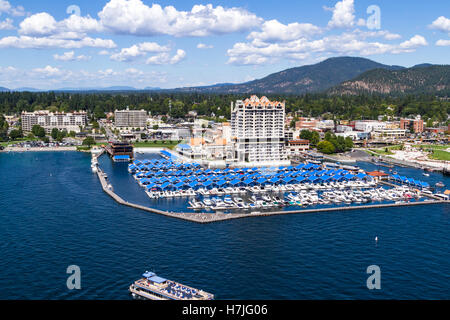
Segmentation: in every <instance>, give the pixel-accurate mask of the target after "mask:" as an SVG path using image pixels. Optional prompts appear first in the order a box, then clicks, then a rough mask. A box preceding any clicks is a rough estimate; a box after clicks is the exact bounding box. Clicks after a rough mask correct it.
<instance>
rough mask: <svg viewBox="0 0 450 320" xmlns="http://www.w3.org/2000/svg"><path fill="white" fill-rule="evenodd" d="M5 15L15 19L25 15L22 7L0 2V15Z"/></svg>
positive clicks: (1, 0)
mask: <svg viewBox="0 0 450 320" xmlns="http://www.w3.org/2000/svg"><path fill="white" fill-rule="evenodd" d="M2 13H5V14H9V15H12V16H15V17H19V16H23V15H25V9H24V8H23V7H22V6H17V7H15V6H13V5H11V3H9V1H6V0H0V14H2Z"/></svg>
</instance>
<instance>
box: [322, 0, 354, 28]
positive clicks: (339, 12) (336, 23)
mask: <svg viewBox="0 0 450 320" xmlns="http://www.w3.org/2000/svg"><path fill="white" fill-rule="evenodd" d="M332 11H333V16H332V17H331V20H330V21H329V22H328V27H330V28H350V27H353V25H354V24H355V14H354V13H355V6H354V1H353V0H342V1H338V2H337V3H336V5H335V6H334V8H333V9H332Z"/></svg>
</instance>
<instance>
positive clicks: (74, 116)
mask: <svg viewBox="0 0 450 320" xmlns="http://www.w3.org/2000/svg"><path fill="white" fill-rule="evenodd" d="M21 117H22V131H23V132H25V133H28V132H31V130H32V129H33V126H34V125H40V126H41V127H43V128H44V129H45V132H46V133H47V134H49V133H51V131H52V129H54V128H56V129H58V130H66V131H67V132H70V131H74V132H76V133H78V132H80V131H81V129H80V127H85V126H86V124H87V122H88V119H87V113H86V112H85V111H77V112H70V113H65V112H50V111H48V110H42V111H35V112H25V111H24V112H22V116H21Z"/></svg>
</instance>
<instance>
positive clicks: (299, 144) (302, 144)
mask: <svg viewBox="0 0 450 320" xmlns="http://www.w3.org/2000/svg"><path fill="white" fill-rule="evenodd" d="M309 148H310V146H309V140H290V141H288V153H289V156H290V157H295V156H299V155H301V154H302V153H304V152H307V151H308V150H309Z"/></svg>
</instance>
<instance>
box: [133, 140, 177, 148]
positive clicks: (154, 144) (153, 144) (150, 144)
mask: <svg viewBox="0 0 450 320" xmlns="http://www.w3.org/2000/svg"><path fill="white" fill-rule="evenodd" d="M179 143H181V142H180V141H178V140H177V141H168V140H167V141H147V142H135V143H133V146H134V147H135V148H169V149H173V148H175V146H176V145H177V144H179Z"/></svg>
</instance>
